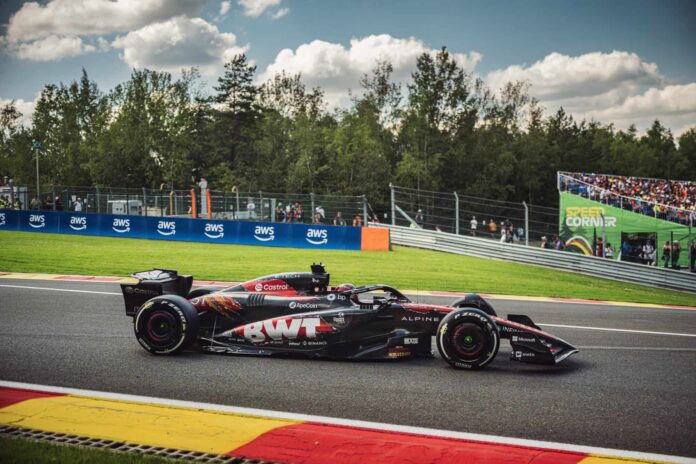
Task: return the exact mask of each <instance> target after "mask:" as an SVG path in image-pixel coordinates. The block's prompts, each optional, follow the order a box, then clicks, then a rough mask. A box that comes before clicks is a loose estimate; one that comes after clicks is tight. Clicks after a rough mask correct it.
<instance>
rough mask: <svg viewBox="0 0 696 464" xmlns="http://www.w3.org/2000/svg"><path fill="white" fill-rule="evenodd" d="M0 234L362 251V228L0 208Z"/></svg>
mask: <svg viewBox="0 0 696 464" xmlns="http://www.w3.org/2000/svg"><path fill="white" fill-rule="evenodd" d="M0 230H14V231H23V232H52V233H60V234H75V235H99V236H107V237H127V238H147V239H155V240H180V241H189V242H208V243H228V244H239V245H262V246H277V247H292V248H319V249H333V250H359V249H360V242H361V229H360V227H337V226H325V225H314V224H283V223H269V222H245V221H216V220H205V219H188V218H172V217H152V216H150V217H147V216H125V215H112V214H83V213H73V212H55V211H14V210H0Z"/></svg>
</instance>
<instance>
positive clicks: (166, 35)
mask: <svg viewBox="0 0 696 464" xmlns="http://www.w3.org/2000/svg"><path fill="white" fill-rule="evenodd" d="M112 46H113V47H114V48H119V49H122V50H123V53H122V54H121V58H122V59H123V60H124V61H125V62H126V63H127V64H128V65H129V66H131V67H134V68H150V69H157V70H163V71H170V72H178V71H180V70H181V69H182V68H187V67H191V66H198V67H199V68H200V70H201V72H202V73H204V74H209V75H214V74H216V73H218V72H219V71H220V70H221V68H222V65H223V64H224V63H225V62H226V61H228V60H229V59H230V58H232V57H233V56H234V55H235V54H238V53H243V52H245V51H246V50H247V48H248V47H240V46H238V45H237V38H236V36H235V35H234V34H232V33H229V32H220V31H219V30H218V28H217V27H216V26H215V25H213V24H210V23H208V22H207V21H205V20H203V19H201V18H188V17H185V16H179V17H176V18H172V19H170V20H168V21H165V22H161V23H155V24H150V25H148V26H145V27H143V28H141V29H138V30H136V31H133V32H129V33H128V34H127V35H125V36H121V37H117V38H116V39H115V40H114V41H113V42H112Z"/></svg>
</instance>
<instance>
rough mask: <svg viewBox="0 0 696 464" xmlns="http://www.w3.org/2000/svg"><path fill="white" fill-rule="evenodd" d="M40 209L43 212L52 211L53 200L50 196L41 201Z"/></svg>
mask: <svg viewBox="0 0 696 464" xmlns="http://www.w3.org/2000/svg"><path fill="white" fill-rule="evenodd" d="M42 208H43V209H44V210H51V209H53V199H51V196H50V195H46V199H45V200H44V201H43V205H42Z"/></svg>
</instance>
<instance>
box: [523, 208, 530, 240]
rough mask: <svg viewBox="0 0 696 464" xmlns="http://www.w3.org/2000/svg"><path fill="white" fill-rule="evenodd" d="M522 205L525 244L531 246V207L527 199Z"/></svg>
mask: <svg viewBox="0 0 696 464" xmlns="http://www.w3.org/2000/svg"><path fill="white" fill-rule="evenodd" d="M522 206H524V245H525V246H529V207H527V202H526V201H523V202H522Z"/></svg>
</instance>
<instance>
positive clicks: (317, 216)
mask: <svg viewBox="0 0 696 464" xmlns="http://www.w3.org/2000/svg"><path fill="white" fill-rule="evenodd" d="M323 223H324V218H323V217H322V216H321V213H314V224H323Z"/></svg>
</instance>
